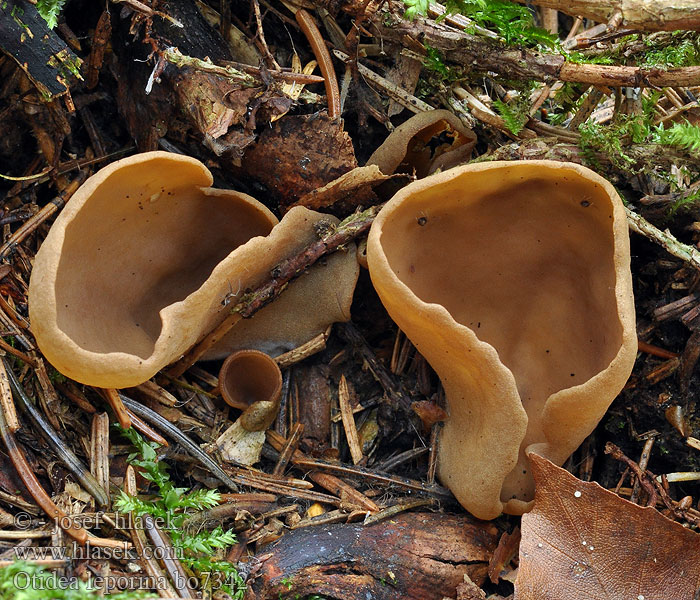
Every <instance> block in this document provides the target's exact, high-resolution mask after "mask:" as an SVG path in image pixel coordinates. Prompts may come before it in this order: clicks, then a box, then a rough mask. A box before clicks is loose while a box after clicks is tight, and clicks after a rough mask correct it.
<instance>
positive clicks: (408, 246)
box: [367, 161, 637, 519]
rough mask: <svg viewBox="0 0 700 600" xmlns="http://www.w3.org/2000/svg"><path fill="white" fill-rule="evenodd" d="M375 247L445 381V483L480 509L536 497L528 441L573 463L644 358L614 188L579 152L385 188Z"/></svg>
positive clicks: (376, 269)
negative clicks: (388, 193)
mask: <svg viewBox="0 0 700 600" xmlns="http://www.w3.org/2000/svg"><path fill="white" fill-rule="evenodd" d="M367 259H368V263H369V270H370V275H371V278H372V282H373V284H374V286H375V288H376V289H377V292H378V293H379V296H380V298H381V300H382V302H383V303H384V305H385V306H386V308H387V310H388V311H389V314H390V315H391V316H392V318H393V319H394V321H396V323H397V324H398V325H399V327H401V329H403V330H404V332H405V333H406V335H407V336H408V337H409V338H410V339H411V340H412V341H413V343H414V344H415V345H416V347H417V349H418V350H419V351H420V352H421V353H422V354H423V355H424V356H425V358H426V359H427V360H428V361H429V362H430V364H431V365H432V366H433V368H434V369H435V371H436V372H437V374H438V375H439V377H440V379H441V381H442V384H443V386H444V389H445V395H446V398H447V401H448V409H449V418H448V419H447V421H446V423H445V426H444V429H443V431H442V434H441V437H440V450H439V473H440V477H441V479H442V481H443V482H444V483H445V484H446V485H447V486H448V487H449V488H450V489H451V490H452V492H453V493H454V494H455V496H456V497H457V499H458V500H459V501H460V502H461V503H462V505H463V506H464V507H465V508H467V509H468V510H469V511H470V512H472V513H473V514H474V515H476V516H477V517H480V518H484V519H489V518H493V517H496V516H497V515H498V514H499V513H501V512H502V511H505V512H508V513H512V514H521V513H522V512H524V511H525V510H527V509H528V508H529V506H530V501H531V500H532V499H533V496H534V494H533V492H534V484H533V481H532V477H531V476H530V473H529V465H528V461H527V457H526V453H530V452H536V453H537V454H539V455H541V456H544V457H546V458H548V459H550V460H551V461H553V462H554V463H556V464H562V463H563V462H564V461H565V460H566V458H567V457H568V456H569V455H570V454H571V453H572V452H573V451H574V450H575V449H576V448H577V446H578V445H579V444H580V443H581V442H582V441H583V440H584V438H585V437H586V436H587V435H589V434H590V433H591V431H592V430H593V429H594V427H595V426H596V424H597V423H598V421H599V420H600V419H601V417H602V416H603V414H604V413H605V411H606V410H607V408H608V406H609V405H610V403H611V402H612V400H613V399H614V398H615V396H616V395H617V394H618V393H619V392H620V390H621V389H622V387H623V386H624V384H625V381H626V380H627V378H628V376H629V374H630V372H631V369H632V366H633V363H634V359H635V355H636V349H637V338H636V333H635V317H634V302H633V296H632V283H631V274H630V267H629V262H630V254H629V237H628V230H627V222H626V218H625V212H624V208H623V205H622V202H621V201H620V198H619V197H618V195H617V193H616V192H615V190H614V188H613V186H612V185H611V184H610V183H608V182H607V181H606V180H605V179H603V178H602V177H600V176H598V175H596V174H595V173H593V172H592V171H590V170H589V169H586V168H584V167H581V166H580V165H575V164H570V163H558V162H552V161H523V162H492V163H481V164H475V165H469V166H465V167H457V168H455V169H451V170H449V171H445V172H442V173H439V174H437V175H433V176H431V177H427V178H425V179H423V180H420V181H416V182H414V183H411V184H410V185H408V186H406V187H405V188H404V189H403V190H401V191H400V192H399V193H398V194H396V195H395V196H394V197H393V198H392V199H391V200H390V201H389V203H388V204H387V205H386V206H385V207H384V208H383V209H382V211H381V212H380V214H379V215H378V217H377V219H376V220H375V222H374V224H373V225H372V229H371V231H370V235H369V239H368V244H367Z"/></svg>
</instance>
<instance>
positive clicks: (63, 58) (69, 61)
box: [0, 0, 81, 101]
mask: <svg viewBox="0 0 700 600" xmlns="http://www.w3.org/2000/svg"><path fill="white" fill-rule="evenodd" d="M0 50H3V51H5V52H6V53H7V54H8V55H9V56H11V57H12V58H14V59H15V61H16V62H17V64H18V65H19V66H20V68H21V69H22V70H23V71H24V72H25V73H26V75H27V77H29V79H30V80H31V82H32V83H33V84H34V85H35V87H36V88H37V90H38V91H39V93H40V94H41V96H42V98H43V99H44V100H46V101H50V100H53V99H54V98H56V97H58V96H62V95H64V94H66V93H68V88H69V87H70V85H71V83H73V82H74V81H75V80H76V79H80V78H81V77H80V65H81V60H80V59H79V58H78V57H77V56H76V55H75V54H74V53H73V52H72V51H71V49H70V48H68V46H67V45H66V43H65V42H64V41H63V40H62V39H61V38H60V37H58V36H57V35H56V34H55V33H54V32H53V31H51V30H50V29H49V28H48V26H47V25H46V21H44V19H43V18H42V17H41V15H39V13H38V12H37V9H36V6H34V5H33V4H30V3H29V2H21V1H18V0H5V1H3V2H0Z"/></svg>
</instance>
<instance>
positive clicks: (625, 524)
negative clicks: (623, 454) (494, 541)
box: [515, 454, 700, 600]
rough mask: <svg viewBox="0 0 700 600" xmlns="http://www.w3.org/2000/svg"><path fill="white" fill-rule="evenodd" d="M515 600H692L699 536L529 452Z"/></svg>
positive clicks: (699, 573)
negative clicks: (527, 504)
mask: <svg viewBox="0 0 700 600" xmlns="http://www.w3.org/2000/svg"><path fill="white" fill-rule="evenodd" d="M530 461H531V465H532V474H533V476H534V478H535V485H536V493H535V505H534V508H533V510H532V512H530V513H529V514H526V515H525V516H523V522H522V541H521V543H520V569H519V572H518V579H517V581H516V583H515V600H550V599H551V600H561V599H563V598H566V599H567V600H584V599H585V600H686V599H687V600H693V599H694V598H697V597H698V596H697V594H698V593H699V592H700V587H699V586H700V535H698V534H697V533H694V532H692V531H689V530H688V529H685V528H684V527H682V526H681V525H679V524H678V523H675V522H673V521H670V520H668V519H666V518H665V517H664V516H663V515H661V513H659V512H658V511H656V510H655V509H653V508H643V507H641V506H637V505H636V504H632V503H631V502H628V501H627V500H623V499H622V498H620V497H619V496H617V495H615V494H613V493H612V492H609V491H607V490H605V489H603V488H602V487H600V486H599V485H598V484H597V483H586V482H583V481H580V480H578V479H576V478H575V477H574V476H573V475H571V474H570V473H568V472H567V471H565V470H564V469H560V468H559V467H556V466H554V465H553V464H552V463H551V462H549V461H548V460H546V459H544V458H541V457H539V456H537V455H534V454H530Z"/></svg>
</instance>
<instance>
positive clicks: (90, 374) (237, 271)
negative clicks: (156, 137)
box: [29, 152, 358, 388]
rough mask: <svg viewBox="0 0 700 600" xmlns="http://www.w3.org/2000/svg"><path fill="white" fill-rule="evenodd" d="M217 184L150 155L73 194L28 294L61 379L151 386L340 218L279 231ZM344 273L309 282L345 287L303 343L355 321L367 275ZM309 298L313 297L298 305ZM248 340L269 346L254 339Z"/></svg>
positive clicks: (305, 217)
mask: <svg viewBox="0 0 700 600" xmlns="http://www.w3.org/2000/svg"><path fill="white" fill-rule="evenodd" d="M211 183H212V176H211V173H210V172H209V170H208V169H207V168H206V167H205V166H204V165H203V164H202V163H200V162H199V161H197V160H196V159H193V158H189V157H186V156H180V155H176V154H170V153H167V152H147V153H143V154H137V155H134V156H131V157H128V158H125V159H122V160H119V161H117V162H115V163H112V164H110V165H108V166H107V167H105V168H103V169H101V170H100V171H98V172H97V173H96V174H95V175H93V176H92V177H90V178H89V179H88V180H87V181H86V182H85V184H83V186H81V188H80V189H79V190H78V191H77V192H76V193H75V194H74V196H73V197H72V198H71V200H70V202H69V203H68V204H67V206H66V207H65V208H64V209H63V211H62V212H61V214H60V215H59V217H58V218H57V219H56V221H55V223H54V225H53V226H52V227H51V230H50V231H49V234H48V235H47V237H46V239H45V240H44V242H43V243H42V245H41V248H40V249H39V252H38V253H37V255H36V259H35V263H34V269H33V272H32V277H31V280H30V285H29V315H30V319H31V323H32V331H33V333H34V335H35V337H36V339H37V343H38V344H39V347H40V348H41V350H42V352H43V353H44V355H45V356H46V358H47V359H48V360H49V362H51V364H52V365H53V366H54V367H56V368H57V369H58V370H59V371H60V372H61V373H63V374H64V375H67V376H68V377H71V378H72V379H75V380H76V381H79V382H81V383H87V384H90V385H95V386H99V387H108V388H122V387H129V386H133V385H138V384H139V383H142V382H143V381H145V380H147V379H149V378H150V377H152V376H153V375H154V374H155V373H157V372H158V371H159V370H160V369H161V368H163V367H164V366H166V365H167V364H168V363H170V362H172V361H173V360H175V359H177V358H179V357H180V356H181V355H182V354H183V353H184V352H185V351H186V350H187V349H188V348H190V347H191V346H192V345H193V344H194V343H195V342H197V341H198V340H199V339H200V338H201V337H203V336H204V335H205V334H206V333H207V332H209V331H210V330H211V329H213V328H214V327H215V326H216V325H217V324H218V323H219V322H221V320H223V319H224V318H225V316H226V315H227V314H228V310H229V308H230V306H233V305H235V302H236V299H235V297H236V296H237V295H240V294H242V293H243V292H244V290H245V289H246V288H247V287H254V286H256V285H259V284H260V283H261V282H262V281H264V280H265V279H266V278H267V277H268V276H269V271H270V270H271V269H272V268H273V267H274V266H275V265H276V264H277V263H279V262H280V261H282V260H283V259H284V258H286V257H287V256H288V255H289V254H290V252H292V251H293V250H291V249H290V247H292V246H295V245H296V244H298V241H297V238H299V237H300V236H309V235H314V225H315V224H316V223H317V222H318V221H320V220H326V219H328V218H330V219H332V217H327V216H326V215H321V214H320V213H316V212H314V211H310V210H308V209H305V208H301V207H300V208H299V209H293V210H291V211H290V212H289V213H287V215H285V218H284V219H283V221H282V222H281V223H279V224H278V221H277V219H276V217H275V216H274V215H273V214H272V213H271V212H270V211H269V210H268V209H267V208H265V206H264V205H262V204H261V203H260V202H258V201H257V200H255V199H254V198H252V197H250V196H247V195H246V194H241V193H238V192H235V191H232V190H217V189H213V188H211V187H209V186H210V185H211ZM353 254H354V253H353ZM336 266H337V269H336V270H333V269H332V268H331V269H327V270H326V271H325V272H324V271H323V270H322V269H323V268H324V266H323V265H320V269H317V271H315V272H314V270H313V269H310V271H309V273H308V274H306V275H304V277H307V278H312V277H316V276H318V277H320V278H321V279H327V278H330V279H332V280H333V281H336V280H338V279H342V280H343V281H344V283H345V284H347V285H345V287H344V288H343V289H344V292H340V293H339V294H338V297H337V299H336V298H334V301H335V303H336V304H337V308H336V310H335V313H336V314H335V315H330V316H329V315H325V316H323V317H319V319H320V320H321V321H323V324H322V325H321V326H320V327H317V328H316V329H314V330H313V331H307V332H300V331H298V330H294V331H293V332H292V333H293V334H294V335H296V337H305V335H307V336H308V337H307V339H309V338H311V337H313V336H314V335H315V334H316V333H317V332H318V331H323V329H324V328H325V327H326V326H327V325H328V324H329V323H330V322H332V321H333V320H336V317H337V315H338V314H341V315H343V318H347V316H349V304H350V301H351V295H352V289H353V288H354V283H355V280H356V278H357V270H358V267H357V264H356V261H355V259H354V257H352V262H351V261H350V259H347V260H346V262H345V263H342V264H340V266H338V265H336ZM338 269H339V270H338ZM312 272H313V274H312ZM307 285H308V284H307ZM312 287H313V286H312ZM340 287H342V286H340ZM348 288H349V289H350V293H349V294H348V293H347V290H348ZM342 293H345V296H342ZM294 294H295V292H294V282H293V283H292V284H290V286H289V289H288V290H287V291H285V294H283V297H284V295H287V296H288V298H287V302H288V304H289V303H290V298H289V296H292V297H294ZM229 296H230V297H229ZM227 297H228V299H229V302H228V304H229V305H230V306H229V308H227V306H226V305H227V303H226V302H224V299H226V298H227ZM307 297H308V290H306V291H303V293H302V294H301V297H300V298H299V296H298V295H297V300H299V299H301V300H304V299H306V298H307ZM292 299H293V298H292ZM231 303H232V304H231ZM274 304H276V303H274ZM291 304H292V305H293V304H294V303H293V302H291ZM271 306H273V305H271ZM268 308H270V307H268ZM292 308H294V309H295V310H297V311H298V310H303V311H304V312H308V311H307V310H306V307H304V306H302V307H299V306H292ZM276 316H277V318H278V319H281V320H285V321H291V322H295V321H296V319H295V317H294V315H288V314H285V315H281V314H280V313H277V314H276ZM261 321H264V320H261ZM262 324H263V325H264V322H263V323H262ZM305 324H308V320H307V322H306V323H305ZM263 330H264V331H263V334H262V335H266V334H267V332H268V331H269V325H268V326H267V328H265V327H263ZM248 338H249V340H248V341H249V343H253V342H254V341H258V342H260V341H261V340H260V339H257V340H256V339H255V335H254V332H253V333H249V334H248ZM282 341H284V340H282ZM303 341H306V340H303ZM293 343H296V340H294V341H293V342H292V344H293ZM219 352H220V353H226V349H225V348H221V349H220V350H219Z"/></svg>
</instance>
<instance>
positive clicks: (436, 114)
mask: <svg viewBox="0 0 700 600" xmlns="http://www.w3.org/2000/svg"><path fill="white" fill-rule="evenodd" d="M475 144H476V135H475V134H474V132H473V131H472V130H471V129H469V128H467V127H465V126H464V125H463V124H462V122H461V121H460V120H459V117H457V116H455V115H454V113H451V112H450V111H449V110H442V109H440V110H429V111H426V112H421V113H418V114H416V115H414V116H412V117H411V118H410V119H408V121H406V122H404V123H402V124H401V125H399V126H398V127H397V128H396V129H394V131H392V132H391V133H390V134H389V135H388V136H387V138H386V140H385V141H384V143H383V144H382V145H381V146H379V148H377V149H376V150H375V151H374V153H373V154H372V156H370V157H369V160H368V161H367V164H368V165H377V166H378V167H379V169H380V170H381V172H382V173H384V174H385V175H391V174H393V173H395V172H399V173H411V172H413V171H415V173H416V175H417V176H418V177H425V176H426V175H430V174H431V173H434V172H435V171H437V170H438V169H441V170H445V169H449V168H450V167H454V166H455V165H458V164H460V163H463V162H466V161H467V160H469V157H470V156H471V153H472V150H473V149H474V145H475Z"/></svg>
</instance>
